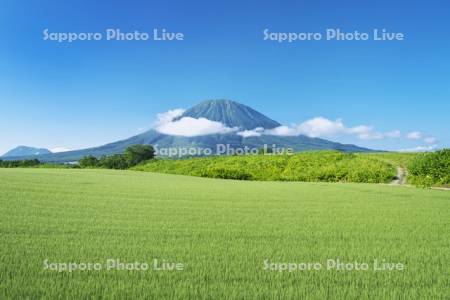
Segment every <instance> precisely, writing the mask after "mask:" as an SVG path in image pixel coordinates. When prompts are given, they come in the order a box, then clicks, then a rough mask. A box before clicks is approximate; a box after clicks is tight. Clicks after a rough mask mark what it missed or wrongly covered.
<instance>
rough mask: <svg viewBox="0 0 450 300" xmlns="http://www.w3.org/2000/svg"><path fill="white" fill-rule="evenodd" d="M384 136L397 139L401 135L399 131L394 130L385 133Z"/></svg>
mask: <svg viewBox="0 0 450 300" xmlns="http://www.w3.org/2000/svg"><path fill="white" fill-rule="evenodd" d="M384 135H385V136H386V137H388V138H399V137H401V135H402V134H401V132H400V130H394V131H389V132H386V133H385V134H384Z"/></svg>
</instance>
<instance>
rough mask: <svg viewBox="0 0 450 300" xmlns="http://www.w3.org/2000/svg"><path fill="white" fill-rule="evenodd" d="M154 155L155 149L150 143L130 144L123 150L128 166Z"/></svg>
mask: <svg viewBox="0 0 450 300" xmlns="http://www.w3.org/2000/svg"><path fill="white" fill-rule="evenodd" d="M154 157H155V149H153V147H152V146H151V145H132V146H129V147H128V148H127V149H126V150H125V158H126V159H127V161H128V164H129V166H135V165H137V164H139V163H141V162H143V161H146V160H149V159H152V158H154Z"/></svg>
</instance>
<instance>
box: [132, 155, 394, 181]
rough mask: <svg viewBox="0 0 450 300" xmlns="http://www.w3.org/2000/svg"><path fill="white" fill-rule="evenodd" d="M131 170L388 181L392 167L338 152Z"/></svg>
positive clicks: (165, 163) (156, 164)
mask: <svg viewBox="0 0 450 300" xmlns="http://www.w3.org/2000/svg"><path fill="white" fill-rule="evenodd" d="M134 169H135V170H141V171H150V172H161V173H171V174H183V175H192V176H202V177H212V178H225V179H243V180H278V181H326V182H367V183H385V182H390V181H391V180H392V179H393V177H394V176H395V167H394V166H392V165H391V164H389V163H388V162H385V161H383V160H380V159H377V158H375V157H371V156H368V157H365V156H363V155H356V154H350V153H342V152H338V151H317V152H301V153H298V154H295V155H244V156H219V157H206V158H192V159H182V160H169V159H161V160H153V161H151V162H148V163H147V164H145V165H141V166H138V167H135V168H134Z"/></svg>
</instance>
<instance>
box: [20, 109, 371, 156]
mask: <svg viewBox="0 0 450 300" xmlns="http://www.w3.org/2000/svg"><path fill="white" fill-rule="evenodd" d="M183 117H191V118H197V119H198V118H205V119H208V120H211V121H216V122H221V123H223V124H225V125H226V126H227V127H230V128H233V127H238V128H240V129H241V130H251V129H255V128H257V127H263V128H265V129H272V128H275V127H278V126H280V125H281V124H280V123H278V122H276V121H274V120H272V119H270V118H268V117H266V116H264V115H263V114H261V113H259V112H257V111H256V110H254V109H252V108H250V107H248V106H246V105H243V104H240V103H238V102H235V101H231V100H209V101H204V102H201V103H200V104H198V105H196V106H194V107H192V108H190V109H188V110H186V111H185V112H184V113H183V114H182V115H181V116H179V117H178V118H176V119H175V120H179V119H181V118H183ZM133 144H152V145H154V146H157V147H158V148H160V149H161V148H210V149H216V147H217V145H218V144H226V145H229V147H231V148H242V147H246V146H247V147H251V148H261V147H263V146H264V145H268V146H269V147H271V145H276V147H277V148H292V149H293V150H294V151H305V150H339V151H343V152H370V151H373V150H370V149H367V148H362V147H358V146H355V145H348V144H341V143H336V142H332V141H328V140H325V139H320V138H311V137H308V136H305V135H299V136H274V135H261V136H252V137H243V136H240V135H237V134H236V133H235V132H233V133H227V134H210V135H203V136H193V137H185V136H175V135H167V134H162V133H160V132H158V131H156V130H154V129H151V130H149V131H147V132H144V133H141V134H139V135H135V136H133V137H130V138H128V139H125V140H121V141H117V142H113V143H110V144H106V145H103V146H100V147H93V148H88V149H82V150H75V151H67V152H60V153H46V154H41V155H37V156H36V158H38V159H40V160H42V161H49V162H68V161H76V160H78V159H80V158H81V157H83V156H85V155H94V156H96V157H100V156H102V155H110V154H116V153H122V152H123V151H124V150H125V149H126V148H127V147H128V146H130V145H133ZM47 151H48V150H47ZM23 158H27V156H26V155H24V157H23Z"/></svg>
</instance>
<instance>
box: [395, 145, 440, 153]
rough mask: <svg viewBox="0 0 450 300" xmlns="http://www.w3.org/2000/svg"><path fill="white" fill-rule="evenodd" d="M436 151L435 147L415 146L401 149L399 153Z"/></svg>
mask: <svg viewBox="0 0 450 300" xmlns="http://www.w3.org/2000/svg"><path fill="white" fill-rule="evenodd" d="M436 149H437V145H429V146H417V147H414V148H408V149H402V150H399V152H427V151H433V150H436Z"/></svg>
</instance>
